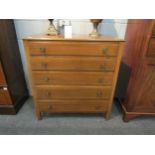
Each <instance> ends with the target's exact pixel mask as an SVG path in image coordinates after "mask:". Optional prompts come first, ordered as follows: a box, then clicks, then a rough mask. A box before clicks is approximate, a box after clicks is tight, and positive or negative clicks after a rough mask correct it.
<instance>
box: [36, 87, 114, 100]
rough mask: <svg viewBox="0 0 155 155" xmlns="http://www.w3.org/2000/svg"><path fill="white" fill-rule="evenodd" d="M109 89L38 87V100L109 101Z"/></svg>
mask: <svg viewBox="0 0 155 155" xmlns="http://www.w3.org/2000/svg"><path fill="white" fill-rule="evenodd" d="M110 96H111V87H99V86H98V87H96V86H49V87H45V86H38V87H36V97H37V99H38V100H51V99H109V98H110Z"/></svg>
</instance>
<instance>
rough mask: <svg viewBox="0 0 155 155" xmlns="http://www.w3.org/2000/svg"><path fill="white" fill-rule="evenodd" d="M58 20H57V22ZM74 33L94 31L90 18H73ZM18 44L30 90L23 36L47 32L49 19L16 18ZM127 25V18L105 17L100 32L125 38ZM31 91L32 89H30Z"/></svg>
mask: <svg viewBox="0 0 155 155" xmlns="http://www.w3.org/2000/svg"><path fill="white" fill-rule="evenodd" d="M56 22H57V21H56V20H55V23H56ZM71 22H72V26H73V34H89V33H90V32H91V31H92V24H91V23H90V21H89V20H88V19H72V20H71ZM14 23H15V28H16V33H17V38H18V44H19V48H20V53H21V57H22V63H23V67H24V72H25V77H26V81H27V83H28V87H29V90H31V89H30V86H29V80H28V71H27V64H26V59H25V52H24V47H23V43H22V38H23V37H25V36H29V35H34V34H40V33H45V32H46V30H47V27H48V24H49V22H48V20H25V19H24V20H23V19H21V20H14ZM126 26H127V19H105V20H103V22H102V23H101V24H100V25H99V28H98V29H99V32H100V33H101V34H103V35H111V36H116V37H119V38H124V35H125V31H126ZM30 92H31V91H30Z"/></svg>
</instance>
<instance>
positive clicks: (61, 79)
mask: <svg viewBox="0 0 155 155" xmlns="http://www.w3.org/2000/svg"><path fill="white" fill-rule="evenodd" d="M113 75H114V73H113V72H61V71H53V72H52V71H49V72H33V78H34V83H35V84H36V85H100V86H101V85H104V86H111V85H112V82H113Z"/></svg>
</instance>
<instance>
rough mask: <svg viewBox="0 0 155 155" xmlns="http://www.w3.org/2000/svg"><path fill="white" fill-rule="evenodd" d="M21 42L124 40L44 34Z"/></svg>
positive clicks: (109, 37) (119, 40) (106, 37)
mask: <svg viewBox="0 0 155 155" xmlns="http://www.w3.org/2000/svg"><path fill="white" fill-rule="evenodd" d="M23 40H32V41H33V40H38V41H81V42H82V41H90V42H91V41H105V42H106V41H107V42H115V41H116V42H123V41H124V39H120V38H117V37H111V36H99V37H90V36H89V35H72V37H71V38H65V37H64V36H63V35H58V36H49V35H45V34H40V35H33V36H29V37H25V38H23Z"/></svg>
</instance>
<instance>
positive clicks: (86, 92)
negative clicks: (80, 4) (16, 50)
mask: <svg viewBox="0 0 155 155" xmlns="http://www.w3.org/2000/svg"><path fill="white" fill-rule="evenodd" d="M123 43H124V42H123V40H120V39H116V38H111V37H98V38H90V37H89V36H73V38H70V39H65V38H63V37H62V36H55V37H54V36H53V37H52V36H46V35H41V36H33V37H27V38H25V39H24V45H25V52H26V55H27V61H28V65H29V73H30V79H31V83H32V89H33V96H34V100H35V107H36V116H37V118H38V119H40V118H41V112H71V113H74V112H86V113H87V112H92V113H96V112H104V113H105V117H106V118H109V116H110V112H111V107H112V102H113V94H114V91H115V84H116V80H117V74H118V70H119V65H120V59H121V54H122V47H123Z"/></svg>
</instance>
